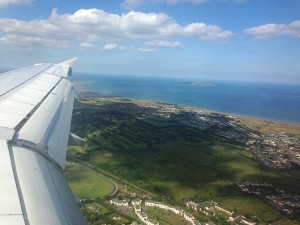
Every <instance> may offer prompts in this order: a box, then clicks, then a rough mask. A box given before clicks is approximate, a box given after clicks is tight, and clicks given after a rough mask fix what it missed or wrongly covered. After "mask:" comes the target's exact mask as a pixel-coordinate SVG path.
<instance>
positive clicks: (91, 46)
mask: <svg viewBox="0 0 300 225" xmlns="http://www.w3.org/2000/svg"><path fill="white" fill-rule="evenodd" d="M79 48H80V49H88V50H91V49H95V48H96V46H95V45H94V44H91V43H87V42H81V43H80V44H79Z"/></svg>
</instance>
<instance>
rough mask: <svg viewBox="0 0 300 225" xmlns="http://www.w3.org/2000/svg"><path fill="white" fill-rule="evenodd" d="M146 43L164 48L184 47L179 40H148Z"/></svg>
mask: <svg viewBox="0 0 300 225" xmlns="http://www.w3.org/2000/svg"><path fill="white" fill-rule="evenodd" d="M146 45H148V46H155V47H164V48H181V47H183V46H182V44H181V43H180V42H179V41H174V42H172V41H147V42H146Z"/></svg>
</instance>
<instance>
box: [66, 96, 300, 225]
mask: <svg viewBox="0 0 300 225" xmlns="http://www.w3.org/2000/svg"><path fill="white" fill-rule="evenodd" d="M97 104H98V105H97V106H83V105H81V106H78V108H75V110H74V117H73V123H72V124H73V125H72V129H73V130H74V131H75V133H78V132H81V135H83V137H85V138H86V139H87V140H88V142H87V145H86V146H85V147H84V148H82V149H71V151H70V153H71V154H73V155H75V156H76V157H79V158H81V159H82V160H84V161H86V162H88V163H90V164H91V165H93V166H94V167H97V168H100V169H103V170H106V171H109V172H110V173H112V174H114V175H115V176H118V177H120V178H123V179H125V180H128V181H130V182H132V183H134V184H136V185H138V186H140V187H142V188H144V189H147V190H149V191H151V192H153V193H155V194H158V195H160V196H167V199H168V200H169V201H173V202H176V203H177V204H179V205H182V204H183V199H185V198H190V199H193V200H194V201H206V200H215V201H217V202H220V204H221V205H222V206H224V207H225V208H228V209H231V210H235V211H236V212H238V213H240V214H243V215H245V214H247V215H249V216H252V217H253V216H254V217H257V218H258V219H259V221H260V222H262V223H264V224H267V223H270V222H274V221H277V220H279V219H281V218H283V217H284V215H283V214H281V213H279V212H278V211H277V210H276V209H275V208H274V207H273V206H270V205H269V204H267V203H265V202H264V201H262V200H260V199H258V198H256V197H254V196H248V195H245V194H244V193H242V192H241V191H240V190H239V189H238V187H237V185H236V184H237V182H240V181H246V180H251V181H262V182H264V181H266V182H271V183H273V184H277V185H281V186H283V187H284V188H286V189H290V190H296V189H298V188H299V184H300V173H299V171H290V172H282V171H277V170H270V169H264V168H261V167H260V165H259V164H258V162H257V159H256V157H255V156H254V155H253V154H252V153H251V152H249V151H246V150H245V146H243V145H240V144H237V143H234V142H231V141H228V140H226V139H222V138H220V137H217V136H214V135H212V134H211V133H208V132H203V131H200V130H197V129H194V128H190V127H187V126H184V125H181V124H179V123H177V122H176V121H172V120H167V119H166V120H163V119H158V118H155V117H147V116H144V112H143V111H142V110H141V109H139V108H138V107H137V106H136V105H134V104H133V103H132V101H129V102H126V103H120V102H110V103H109V104H104V105H103V104H100V103H99V102H97ZM128 104H130V106H132V107H128ZM124 108H125V109H126V110H124ZM128 108H130V109H132V110H131V111H130V110H128ZM256 126H258V125H256ZM260 126H261V128H260V129H263V126H262V125H260ZM254 127H255V126H254V125H253V127H252V128H254ZM257 129H258V128H257ZM274 129H275V128H274ZM76 131H78V132H76ZM261 131H262V130H260V131H259V132H261ZM295 132H296V131H295ZM295 134H296V133H295Z"/></svg>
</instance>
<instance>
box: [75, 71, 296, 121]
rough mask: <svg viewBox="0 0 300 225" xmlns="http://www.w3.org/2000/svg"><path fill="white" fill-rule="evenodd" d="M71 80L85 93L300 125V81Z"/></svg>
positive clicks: (93, 77) (83, 76) (78, 76)
mask: <svg viewBox="0 0 300 225" xmlns="http://www.w3.org/2000/svg"><path fill="white" fill-rule="evenodd" d="M71 80H72V82H73V85H74V87H75V89H77V91H78V93H79V95H81V96H89V97H99V98H105V97H120V98H126V99H136V100H148V101H155V102H163V103H170V104H177V105H184V106H193V107H197V108H201V109H207V110H212V111H217V112H223V113H228V114H234V115H241V116H249V117H254V118H261V119H266V120H273V121H282V122H288V123H295V124H300V84H285V83H284V84H283V83H280V84H279V83H261V82H246V81H219V80H201V79H199V80H197V79H191V78H166V77H144V76H127V75H103V74H78V73H77V74H74V75H73V76H72V77H71Z"/></svg>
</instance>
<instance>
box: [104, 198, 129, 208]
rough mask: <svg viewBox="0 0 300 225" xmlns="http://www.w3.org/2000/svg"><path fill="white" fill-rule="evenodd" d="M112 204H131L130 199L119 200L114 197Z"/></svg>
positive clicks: (126, 205)
mask: <svg viewBox="0 0 300 225" xmlns="http://www.w3.org/2000/svg"><path fill="white" fill-rule="evenodd" d="M109 202H110V204H112V205H117V206H125V207H128V206H129V200H125V199H124V200H119V199H117V198H114V199H112V200H110V201H109Z"/></svg>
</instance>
